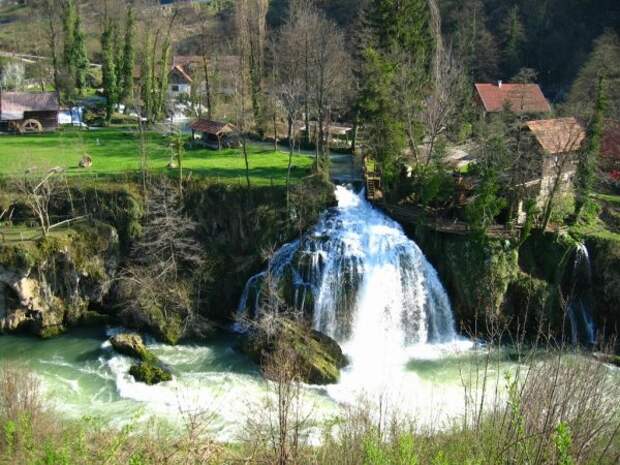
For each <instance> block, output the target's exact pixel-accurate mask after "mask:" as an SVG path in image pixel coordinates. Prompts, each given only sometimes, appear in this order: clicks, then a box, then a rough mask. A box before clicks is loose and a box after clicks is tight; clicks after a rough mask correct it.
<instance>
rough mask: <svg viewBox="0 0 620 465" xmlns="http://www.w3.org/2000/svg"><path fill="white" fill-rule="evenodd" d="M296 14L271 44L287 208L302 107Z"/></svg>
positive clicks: (302, 90)
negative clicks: (282, 127) (281, 116)
mask: <svg viewBox="0 0 620 465" xmlns="http://www.w3.org/2000/svg"><path fill="white" fill-rule="evenodd" d="M298 19H299V18H298V17H297V16H296V15H295V14H291V15H290V16H289V19H288V21H287V22H286V24H285V25H284V26H282V28H281V29H280V30H279V33H278V36H277V37H276V40H275V42H274V43H273V44H272V55H273V56H272V60H273V66H274V71H275V72H274V79H273V93H274V94H275V96H276V97H277V99H278V100H279V102H280V104H281V105H282V108H283V109H284V113H285V115H286V134H287V140H288V149H289V151H288V167H287V171H286V204H287V206H288V204H289V184H290V177H291V166H292V162H293V150H294V147H295V134H294V125H295V121H297V119H298V118H299V116H300V113H301V110H302V108H303V104H304V100H303V97H304V89H305V86H304V61H303V59H302V57H300V55H299V53H298V51H299V48H298V47H299V46H300V43H299V37H300V35H299V27H300V26H301V25H302V24H301V23H300V22H299V21H298Z"/></svg>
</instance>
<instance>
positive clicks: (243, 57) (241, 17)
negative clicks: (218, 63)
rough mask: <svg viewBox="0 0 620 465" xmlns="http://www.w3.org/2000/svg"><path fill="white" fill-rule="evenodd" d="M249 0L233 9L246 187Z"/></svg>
mask: <svg viewBox="0 0 620 465" xmlns="http://www.w3.org/2000/svg"><path fill="white" fill-rule="evenodd" d="M248 1H249V0H242V1H239V2H237V3H236V9H235V25H236V28H237V40H236V49H237V52H238V55H239V68H238V72H237V73H236V75H235V76H234V85H235V95H234V113H235V123H236V126H237V130H238V132H239V140H240V143H241V150H242V152H243V159H244V161H245V179H246V183H247V187H248V188H249V187H250V164H249V159H248V147H247V145H248V144H247V142H248V133H249V131H250V129H251V127H252V124H251V123H252V118H251V112H250V108H249V105H248V98H250V91H249V87H250V86H251V63H250V62H249V59H248V57H249V55H250V53H251V52H250V48H251V46H252V45H251V43H250V34H249V33H248V30H249V26H248V24H249V22H250V15H251V9H250V7H249V5H248Z"/></svg>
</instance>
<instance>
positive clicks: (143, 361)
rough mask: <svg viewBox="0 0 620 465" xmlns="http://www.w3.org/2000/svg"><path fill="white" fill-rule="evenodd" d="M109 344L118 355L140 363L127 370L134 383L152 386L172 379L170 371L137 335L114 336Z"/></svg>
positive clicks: (122, 334) (123, 334)
mask: <svg viewBox="0 0 620 465" xmlns="http://www.w3.org/2000/svg"><path fill="white" fill-rule="evenodd" d="M110 344H111V345H112V348H113V349H114V350H116V351H117V352H118V353H120V354H123V355H126V356H127V357H132V358H135V359H138V360H139V361H140V362H139V363H136V364H133V365H132V366H131V368H130V369H129V374H130V375H131V376H133V377H134V378H135V380H136V381H138V382H141V383H146V384H149V385H152V384H157V383H161V382H164V381H170V380H171V379H172V374H171V373H170V370H168V369H167V368H166V367H164V366H163V364H162V363H161V362H160V361H159V359H158V358H157V357H156V356H155V354H154V353H153V352H151V351H150V350H149V349H148V348H147V347H146V345H145V344H144V340H143V339H142V336H140V335H139V334H136V333H120V334H116V335H114V336H112V337H111V338H110Z"/></svg>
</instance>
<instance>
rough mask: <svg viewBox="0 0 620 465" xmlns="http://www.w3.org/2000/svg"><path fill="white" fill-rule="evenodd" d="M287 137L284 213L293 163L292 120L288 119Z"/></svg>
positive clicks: (287, 207)
mask: <svg viewBox="0 0 620 465" xmlns="http://www.w3.org/2000/svg"><path fill="white" fill-rule="evenodd" d="M287 136H288V168H287V170H286V211H288V209H289V183H290V180H291V165H292V163H293V147H294V141H293V118H291V117H290V116H289V117H288V128H287Z"/></svg>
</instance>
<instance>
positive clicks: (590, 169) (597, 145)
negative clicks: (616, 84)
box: [575, 77, 607, 216]
mask: <svg viewBox="0 0 620 465" xmlns="http://www.w3.org/2000/svg"><path fill="white" fill-rule="evenodd" d="M605 87H606V86H605V78H603V77H599V80H598V86H597V92H596V102H595V104H594V113H593V115H592V120H591V121H590V124H589V125H588V131H587V135H586V142H585V143H584V145H583V148H582V150H581V151H580V153H579V160H578V164H577V172H576V174H575V194H576V196H575V197H576V198H575V214H576V215H577V216H578V215H579V214H580V213H581V211H582V210H583V207H584V206H585V205H586V204H587V203H588V201H589V199H590V194H591V193H592V188H593V187H594V180H595V173H596V165H597V161H598V157H599V156H600V153H601V142H602V139H603V128H604V125H605V111H606V109H607V95H606V91H605Z"/></svg>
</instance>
